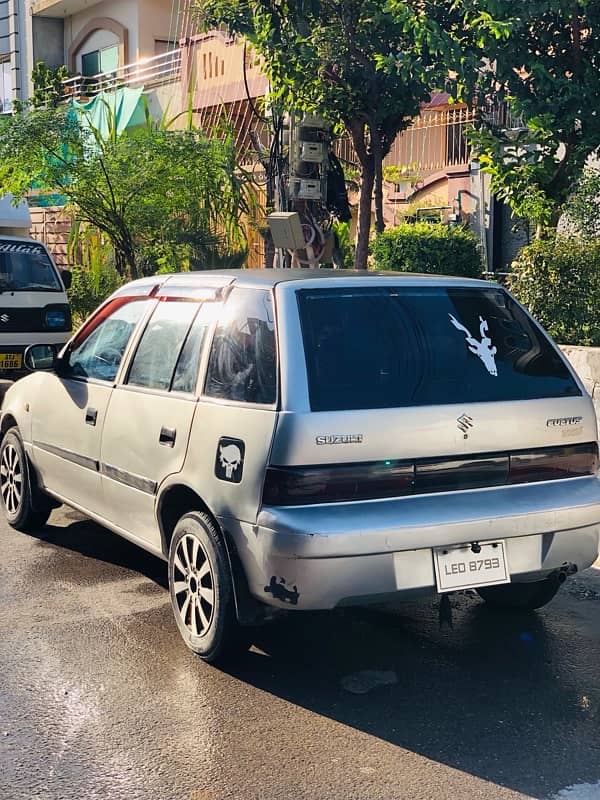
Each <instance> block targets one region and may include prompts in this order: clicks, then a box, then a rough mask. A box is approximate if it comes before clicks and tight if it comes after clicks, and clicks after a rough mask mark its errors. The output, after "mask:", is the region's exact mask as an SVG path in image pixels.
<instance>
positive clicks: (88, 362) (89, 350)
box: [69, 299, 153, 381]
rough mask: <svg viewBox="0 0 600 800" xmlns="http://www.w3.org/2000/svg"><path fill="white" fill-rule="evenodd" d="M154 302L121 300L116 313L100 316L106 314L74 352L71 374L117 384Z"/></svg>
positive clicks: (71, 355) (70, 368)
mask: <svg viewBox="0 0 600 800" xmlns="http://www.w3.org/2000/svg"><path fill="white" fill-rule="evenodd" d="M151 302H153V301H151V300H137V299H136V300H132V301H129V302H125V303H123V302H122V300H121V302H119V303H118V306H117V308H116V310H115V311H113V313H110V307H109V308H108V309H105V310H104V312H100V315H104V314H105V316H104V318H103V319H101V321H100V322H98V324H96V325H95V326H94V327H93V330H92V331H91V333H89V335H88V336H86V337H85V338H84V339H83V341H82V342H81V344H77V345H76V346H75V348H74V349H73V350H72V351H71V353H70V355H69V374H70V375H72V376H73V377H82V378H95V379H96V380H100V381H114V379H115V377H116V375H117V372H118V371H119V367H120V365H121V360H122V359H123V355H124V353H125V348H126V347H127V344H128V343H129V340H130V338H131V335H132V333H133V331H134V329H135V327H136V325H137V324H138V322H139V321H140V319H141V318H142V316H143V315H144V313H145V312H146V311H147V309H148V307H149V305H150V303H151ZM107 312H108V313H107ZM93 322H94V320H92V323H93Z"/></svg>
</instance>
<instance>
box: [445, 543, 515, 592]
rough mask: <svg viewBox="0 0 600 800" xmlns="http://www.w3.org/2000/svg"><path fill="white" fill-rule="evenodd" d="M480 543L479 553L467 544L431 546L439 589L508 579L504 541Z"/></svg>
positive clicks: (489, 583)
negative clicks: (432, 547)
mask: <svg viewBox="0 0 600 800" xmlns="http://www.w3.org/2000/svg"><path fill="white" fill-rule="evenodd" d="M480 547H481V552H480V553H474V552H473V550H472V548H471V545H470V544H463V545H458V547H454V546H452V547H436V548H434V550H433V560H434V563H435V577H436V580H437V588H438V591H439V592H454V591H458V590H459V589H471V588H475V587H477V586H492V585H493V584H497V583H510V575H509V574H508V567H507V565H506V547H505V544H504V542H503V541H499V542H482V543H481V545H480Z"/></svg>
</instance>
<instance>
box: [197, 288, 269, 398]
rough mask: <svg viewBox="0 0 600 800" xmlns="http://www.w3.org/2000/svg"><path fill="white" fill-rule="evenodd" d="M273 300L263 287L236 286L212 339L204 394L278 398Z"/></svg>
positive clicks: (226, 396)
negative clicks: (242, 287) (241, 287)
mask: <svg viewBox="0 0 600 800" xmlns="http://www.w3.org/2000/svg"><path fill="white" fill-rule="evenodd" d="M276 365H277V360H276V346H275V317H274V312H273V300H272V297H271V295H270V293H269V292H266V291H263V290H262V289H234V290H233V291H232V292H231V294H230V296H229V298H228V299H227V302H226V303H225V306H224V309H223V314H222V316H221V318H220V320H219V323H218V325H217V329H216V331H215V336H214V339H213V344H212V349H211V353H210V360H209V363H208V373H207V376H206V385H205V389H204V391H205V394H207V395H208V396H209V397H219V398H222V399H224V400H238V401H241V402H244V403H263V404H269V405H270V404H272V403H274V402H275V400H276V398H277V366H276Z"/></svg>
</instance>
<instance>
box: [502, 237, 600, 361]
mask: <svg viewBox="0 0 600 800" xmlns="http://www.w3.org/2000/svg"><path fill="white" fill-rule="evenodd" d="M512 273H513V274H512V276H511V280H510V289H511V291H512V292H513V294H514V295H515V296H516V297H517V298H518V299H519V300H520V301H521V303H523V305H524V306H526V307H527V308H528V309H529V310H530V311H531V313H532V314H533V315H534V316H535V317H536V318H537V319H538V320H539V321H540V322H541V323H542V325H543V326H544V327H545V328H546V330H547V331H548V332H549V333H550V335H551V336H553V337H554V339H556V340H557V341H558V342H560V343H561V344H579V345H595V346H600V242H599V241H598V240H596V241H588V242H584V241H581V240H578V239H572V238H567V237H566V236H557V237H556V238H552V239H547V240H539V241H535V242H533V243H532V244H530V245H527V247H524V248H523V249H522V250H521V252H520V253H519V256H518V258H517V260H516V261H514V262H513V265H512Z"/></svg>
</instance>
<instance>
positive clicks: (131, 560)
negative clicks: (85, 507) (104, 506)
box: [28, 510, 168, 590]
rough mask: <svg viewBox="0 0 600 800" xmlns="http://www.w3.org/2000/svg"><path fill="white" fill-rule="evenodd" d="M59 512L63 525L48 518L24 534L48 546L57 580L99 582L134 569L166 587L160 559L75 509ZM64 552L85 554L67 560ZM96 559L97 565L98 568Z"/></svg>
mask: <svg viewBox="0 0 600 800" xmlns="http://www.w3.org/2000/svg"><path fill="white" fill-rule="evenodd" d="M55 513H56V512H55ZM61 515H62V519H64V520H65V522H66V523H67V524H53V518H52V517H50V521H49V522H48V523H47V524H46V525H45V526H44V527H42V528H40V529H39V530H38V531H35V532H33V533H29V534H28V535H29V536H31V537H33V538H35V539H38V541H39V542H40V545H41V546H48V545H50V546H51V547H52V553H53V556H54V557H55V558H56V561H57V566H56V572H57V574H60V576H61V580H69V579H71V580H72V581H73V582H75V583H82V582H83V581H87V582H88V583H89V582H92V583H94V582H98V583H100V582H106V581H110V580H118V579H119V578H120V577H128V575H129V572H127V573H123V572H122V570H127V571H129V570H134V571H135V572H137V573H140V574H141V575H145V576H146V577H147V578H149V579H150V580H151V581H153V582H154V583H155V584H158V586H161V587H162V588H163V589H165V590H167V589H168V578H167V567H166V564H165V562H164V561H163V560H162V559H160V558H158V557H157V556H153V555H152V554H151V553H148V552H146V551H145V550H142V549H141V548H140V547H138V546H137V545H135V544H133V543H132V542H129V541H127V539H123V538H122V537H121V536H117V534H115V533H112V531H109V530H108V529H107V528H103V527H102V526H101V525H98V524H96V523H95V522H92V521H91V520H89V519H86V518H84V517H82V515H81V514H79V512H77V511H70V510H67V511H63V512H61ZM65 551H67V552H68V551H70V552H72V553H77V554H79V555H82V556H85V559H81V558H76V559H73V560H67V559H65V557H64V554H65ZM51 557H52V556H51ZM99 562H100V563H101V564H102V567H101V568H99V567H98V563H99ZM48 572H50V573H51V572H52V570H51V569H49V570H48Z"/></svg>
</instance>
